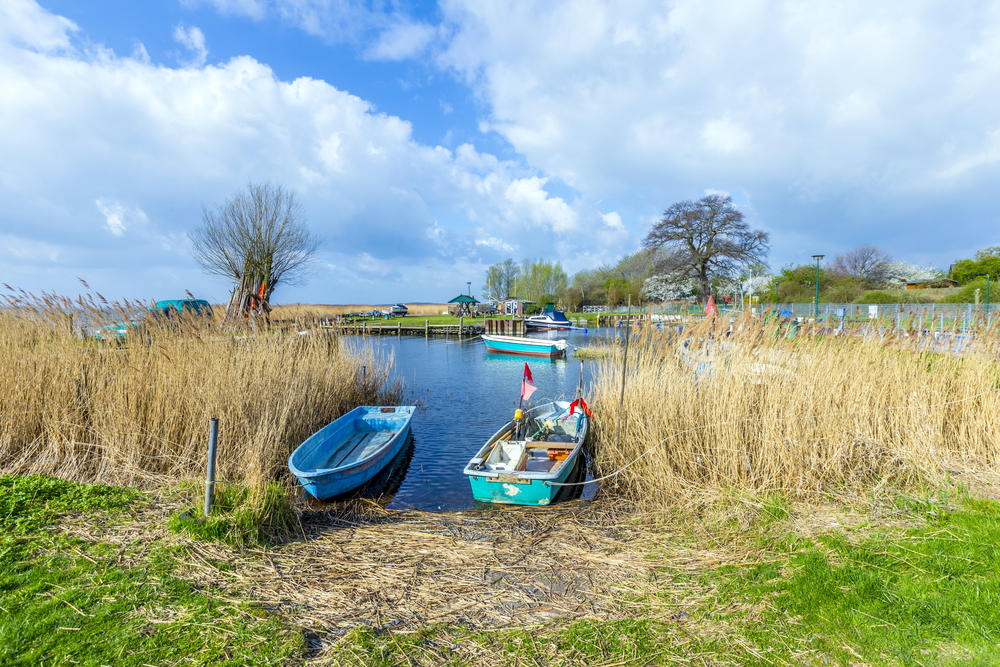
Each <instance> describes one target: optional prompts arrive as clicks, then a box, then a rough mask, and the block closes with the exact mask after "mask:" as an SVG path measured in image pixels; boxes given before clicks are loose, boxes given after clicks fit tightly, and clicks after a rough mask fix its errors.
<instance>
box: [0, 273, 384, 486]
mask: <svg viewBox="0 0 1000 667" xmlns="http://www.w3.org/2000/svg"><path fill="white" fill-rule="evenodd" d="M5 301H6V303H5V304H4V306H5V307H4V308H3V310H2V312H0V412H2V414H3V415H4V419H3V421H2V422H0V471H3V472H16V473H29V472H37V473H46V474H52V475H58V476H61V477H66V478H70V479H75V480H80V481H102V482H109V483H118V484H138V483H143V482H144V481H146V482H148V481H149V480H150V478H155V477H159V478H161V479H162V478H164V477H166V478H171V479H198V478H200V477H201V476H202V475H203V474H204V468H205V455H206V454H205V452H206V441H207V433H208V420H209V418H210V417H218V418H219V419H220V424H221V426H220V437H219V454H218V477H219V479H220V480H224V481H229V482H234V483H237V484H241V485H244V486H246V487H247V488H248V489H250V490H251V491H253V492H262V491H263V490H264V489H265V488H266V485H267V484H268V483H270V482H273V481H275V480H280V479H283V478H287V476H288V472H287V468H286V466H285V462H286V460H287V457H288V455H289V453H290V452H291V450H292V449H293V448H294V447H295V446H296V445H297V444H298V443H300V442H301V441H302V440H303V439H305V438H306V437H307V436H308V435H309V434H310V433H312V432H314V431H315V430H316V429H318V428H319V427H320V426H322V425H324V424H326V423H328V422H330V421H332V420H333V419H335V418H336V417H338V416H340V415H341V414H343V413H344V412H346V411H347V410H350V409H351V408H353V407H355V406H357V405H361V404H370V403H379V402H382V401H386V400H391V399H392V398H393V392H394V389H393V388H391V387H388V386H387V378H388V369H389V364H390V363H391V360H388V359H383V358H380V357H378V356H376V355H375V354H374V353H373V352H372V350H371V349H370V348H363V347H362V348H358V349H354V350H348V349H346V348H345V346H344V345H343V344H342V342H341V341H340V340H339V339H337V338H336V337H335V336H331V335H328V334H320V333H317V332H310V333H309V335H295V334H294V333H293V334H285V333H282V332H279V331H273V330H268V329H266V328H261V329H258V330H256V331H254V330H251V329H245V330H241V331H226V330H222V329H220V328H219V327H218V326H217V323H216V321H214V320H212V319H209V318H190V317H183V318H177V317H175V318H173V319H169V318H164V317H157V316H153V315H152V313H150V312H149V310H148V308H147V307H146V306H145V305H143V304H139V303H136V302H117V303H109V302H107V301H105V300H103V298H102V297H100V296H99V295H96V296H93V295H87V296H82V297H79V298H77V299H75V300H70V299H68V298H64V297H58V296H53V295H43V296H41V297H35V296H33V295H30V294H27V293H24V292H20V293H12V294H8V295H7V297H6V299H5ZM137 316H138V317H137ZM130 317H133V318H136V321H137V322H139V324H138V325H137V326H134V327H132V328H130V329H129V330H128V332H127V333H126V335H125V339H124V341H122V342H118V343H116V342H107V341H100V340H97V339H95V338H94V337H93V336H92V335H91V332H92V331H94V330H96V329H98V328H100V325H101V324H103V323H106V322H108V321H110V320H124V319H129V318H130ZM140 318H141V319H140ZM81 329H83V330H84V331H83V333H81ZM362 367H365V368H366V370H365V371H363V370H362Z"/></svg>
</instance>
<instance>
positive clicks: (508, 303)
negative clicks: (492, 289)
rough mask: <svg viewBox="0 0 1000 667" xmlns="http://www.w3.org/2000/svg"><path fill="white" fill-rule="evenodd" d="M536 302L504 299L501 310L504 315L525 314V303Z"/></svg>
mask: <svg viewBox="0 0 1000 667" xmlns="http://www.w3.org/2000/svg"><path fill="white" fill-rule="evenodd" d="M527 303H534V301H524V300H523V299H504V300H503V301H501V302H500V312H501V313H503V314H504V315H516V316H518V317H521V316H522V315H524V305H525V304H527Z"/></svg>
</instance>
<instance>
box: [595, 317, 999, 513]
mask: <svg viewBox="0 0 1000 667" xmlns="http://www.w3.org/2000/svg"><path fill="white" fill-rule="evenodd" d="M791 334H792V328H791V327H790V325H788V324H781V323H775V322H771V323H767V322H764V321H761V320H760V319H754V318H749V317H747V318H742V319H735V320H720V321H718V322H717V323H714V324H713V323H711V322H705V323H702V324H700V325H696V326H693V327H690V328H685V329H684V331H683V332H678V331H677V330H676V329H672V330H671V331H670V332H666V331H660V330H657V329H651V328H646V329H643V330H639V331H636V332H633V334H632V337H631V338H630V340H629V343H630V345H629V352H628V357H627V362H626V364H627V366H626V369H627V370H626V371H625V374H626V375H625V379H626V381H625V389H624V399H623V400H622V398H621V397H622V393H621V392H622V354H623V351H619V352H618V354H617V355H616V357H615V358H614V359H612V360H608V361H605V362H603V363H601V364H600V366H599V367H598V370H597V372H596V374H595V382H594V387H593V401H592V403H593V407H594V412H595V413H596V414H597V415H598V416H597V419H595V424H594V426H595V428H594V436H595V439H594V443H595V460H596V465H597V468H598V471H599V474H601V475H610V477H609V478H608V479H607V480H605V482H604V484H605V489H606V490H608V489H610V490H612V491H615V492H617V493H619V494H622V495H625V496H627V497H630V498H633V499H635V500H638V501H643V502H650V503H652V504H659V505H663V504H667V503H670V502H672V501H675V500H676V498H677V497H678V496H679V494H681V493H686V494H690V493H691V492H693V491H718V490H730V491H731V490H737V491H748V492H753V493H760V492H763V493H767V492H773V491H778V492H784V493H790V494H794V495H799V494H808V493H813V492H823V491H829V490H836V489H872V488H878V487H880V486H882V485H885V484H890V483H891V484H895V483H899V484H903V485H905V484H910V483H914V482H933V481H936V480H940V479H941V477H942V476H943V475H945V474H949V473H951V474H961V473H964V472H968V471H976V470H978V471H989V472H994V473H995V472H997V468H998V463H1000V423H998V421H997V419H996V416H997V415H998V414H1000V364H998V363H997V360H998V359H1000V335H998V332H997V330H996V329H992V330H987V329H985V328H980V329H977V330H975V331H973V332H971V334H972V335H971V336H970V337H969V339H968V340H969V341H970V342H969V343H968V344H966V345H965V346H964V347H963V349H962V350H961V352H960V353H956V352H953V351H950V350H945V348H944V347H943V346H942V345H940V344H938V343H936V342H935V340H934V339H933V338H932V337H930V336H928V335H926V333H918V332H916V331H913V330H909V331H907V330H903V329H900V330H898V331H891V330H885V329H876V328H870V329H856V330H854V331H848V332H836V331H835V330H832V329H825V328H822V327H820V326H816V325H805V326H803V327H802V328H800V329H799V330H798V331H797V332H796V335H794V337H791ZM620 400H621V401H622V407H623V410H622V413H621V415H622V417H621V441H620V443H619V442H618V423H619V420H618V414H619V401H620Z"/></svg>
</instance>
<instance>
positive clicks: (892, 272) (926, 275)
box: [885, 262, 943, 287]
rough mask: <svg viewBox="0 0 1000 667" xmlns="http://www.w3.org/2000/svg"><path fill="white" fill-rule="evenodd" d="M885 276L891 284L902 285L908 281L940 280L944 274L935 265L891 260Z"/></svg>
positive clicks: (886, 266)
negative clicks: (919, 264) (918, 264)
mask: <svg viewBox="0 0 1000 667" xmlns="http://www.w3.org/2000/svg"><path fill="white" fill-rule="evenodd" d="M885 277H886V278H885V280H886V283H888V284H889V285H891V286H893V287H902V286H904V285H906V283H919V282H922V281H925V280H938V279H940V278H942V277H943V274H942V272H941V271H940V270H939V269H935V268H934V267H933V266H917V265H916V264H910V263H908V262H889V263H888V264H886V265H885Z"/></svg>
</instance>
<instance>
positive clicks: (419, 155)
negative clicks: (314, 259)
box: [0, 28, 589, 302]
mask: <svg viewBox="0 0 1000 667" xmlns="http://www.w3.org/2000/svg"><path fill="white" fill-rule="evenodd" d="M67 29H68V28H67ZM184 34H185V35H186V36H188V37H191V34H192V31H191V30H185V33H184ZM194 39H195V41H194V42H193V43H194V45H195V46H197V45H198V43H199V42H198V41H197V38H194ZM22 43H23V40H21V39H19V38H17V37H11V38H9V39H8V41H7V42H0V80H2V81H4V86H2V87H0V126H2V127H5V128H17V132H10V131H8V132H2V133H0V155H4V156H5V158H6V160H5V165H6V166H4V165H0V211H2V212H0V234H6V235H7V236H8V237H13V238H16V239H18V243H20V244H21V245H20V246H19V247H23V248H36V249H37V248H38V247H45V248H47V249H48V247H49V246H52V248H54V253H55V254H52V256H58V258H59V262H60V266H61V267H62V269H61V271H59V272H58V273H52V272H48V273H46V272H39V271H38V270H37V266H35V265H34V264H33V263H32V262H31V261H28V259H26V258H25V259H23V261H15V260H11V261H9V262H7V264H6V265H5V271H6V273H5V277H9V278H10V280H11V281H14V282H17V283H18V284H19V285H21V286H25V287H29V288H32V287H33V288H36V289H41V288H45V289H65V290H74V289H76V286H75V282H74V280H75V276H77V275H80V276H84V277H86V278H87V279H88V280H90V279H91V278H93V279H94V280H93V282H94V284H95V285H96V286H97V287H98V288H99V289H101V290H102V291H106V292H107V293H108V294H109V296H110V295H112V294H127V295H129V296H136V295H140V296H149V295H150V293H175V292H176V291H178V290H182V289H185V288H190V289H192V291H194V292H199V293H201V292H204V289H203V288H199V286H205V285H212V286H213V287H212V288H211V289H214V290H215V292H214V295H211V294H210V295H209V296H210V297H212V298H224V297H225V286H224V285H223V284H221V283H213V282H211V281H210V280H209V279H207V278H205V277H204V276H203V275H202V274H201V273H200V271H199V270H198V269H197V268H196V267H195V265H194V263H193V261H192V260H191V257H190V248H189V245H188V243H187V240H186V236H185V234H186V232H187V231H188V230H190V229H192V228H194V227H195V226H196V225H197V224H198V223H199V222H200V220H201V214H202V207H203V206H209V207H211V206H214V205H217V204H219V203H221V202H223V201H224V200H225V198H226V197H228V196H230V195H232V194H233V193H234V192H236V191H237V190H238V189H239V188H241V187H243V186H244V185H245V184H246V183H248V182H250V181H258V182H259V181H270V182H275V183H280V184H282V185H285V186H286V187H288V188H289V189H291V190H293V191H295V192H296V193H297V194H298V195H299V197H300V199H301V201H302V203H303V210H304V214H305V219H306V222H307V224H309V226H310V227H311V228H312V229H314V230H315V231H316V233H317V234H318V235H319V236H320V237H321V238H322V239H323V242H324V246H323V253H324V254H323V261H325V262H326V263H329V264H333V265H335V266H347V267H349V266H350V265H351V261H352V258H357V257H364V258H365V259H364V262H363V267H362V268H363V269H364V272H365V275H366V276H367V278H366V279H370V280H371V281H372V282H370V283H366V287H365V289H366V290H369V291H367V292H366V293H365V294H359V293H357V286H356V285H355V283H354V282H353V281H352V278H351V274H350V272H346V273H336V272H335V273H332V274H331V275H332V276H333V277H332V278H331V279H330V280H326V279H324V280H323V281H321V282H319V281H316V282H314V283H311V284H309V285H308V286H307V287H305V288H301V289H302V290H305V291H296V290H289V291H287V292H283V293H281V294H279V297H278V298H279V299H286V298H288V299H296V298H298V299H299V300H310V299H311V300H316V301H327V302H329V301H335V300H342V299H353V298H370V299H384V300H392V299H395V298H397V297H396V296H393V295H394V294H396V292H395V291H394V290H395V289H396V288H395V287H394V284H393V282H394V281H396V280H397V278H396V277H394V276H399V278H398V280H400V281H402V282H403V283H405V284H406V286H407V287H408V288H409V290H410V292H409V295H408V296H407V298H410V299H421V298H422V299H426V300H432V299H435V298H441V297H445V298H447V297H446V293H448V292H451V291H453V288H452V286H451V285H450V284H448V283H447V281H442V280H441V276H442V275H448V276H451V275H453V274H454V269H453V268H452V267H454V266H456V265H461V266H463V267H464V269H463V270H467V271H471V272H472V273H471V274H464V275H463V276H462V282H464V280H469V279H476V278H477V276H478V275H479V272H481V268H482V267H483V266H485V265H486V264H489V263H492V262H494V261H497V260H498V259H502V257H500V253H501V252H503V253H505V254H511V255H513V256H528V255H530V254H532V253H536V252H537V248H538V247H547V248H553V249H554V250H553V252H562V253H564V254H563V257H564V258H568V259H572V257H575V256H576V254H577V253H576V250H575V249H574V248H571V247H569V246H565V245H560V244H561V243H564V241H563V239H562V238H561V236H562V235H563V233H564V232H565V231H567V230H575V229H578V228H579V220H580V218H581V215H589V214H587V213H581V212H580V211H581V210H583V211H586V210H588V208H589V207H588V206H587V205H586V204H584V203H582V202H580V201H577V200H572V201H567V200H566V199H564V198H562V197H557V196H553V195H551V194H549V192H548V191H547V190H546V187H547V185H546V183H547V182H546V180H545V179H544V178H540V177H538V175H537V174H536V173H535V172H533V171H532V170H528V169H526V168H524V167H523V166H522V165H520V164H518V163H517V162H511V161H505V160H500V159H498V158H497V157H496V156H494V155H490V154H487V153H483V152H480V151H478V150H476V149H475V148H474V147H473V146H471V145H469V144H463V145H461V146H459V147H458V148H456V149H454V150H450V149H447V148H444V147H442V146H429V145H425V144H422V143H420V142H418V141H416V140H415V139H414V137H413V133H412V128H411V126H410V124H409V123H408V122H407V121H405V120H403V119H400V118H398V117H395V116H390V115H387V114H382V113H377V112H375V111H374V110H373V108H372V105H371V104H370V103H369V102H367V101H365V100H362V99H360V98H358V97H356V96H354V95H351V94H349V93H347V92H344V91H342V90H338V89H337V88H335V87H333V86H331V85H329V84H327V83H325V82H323V81H319V80H315V79H310V78H299V79H296V80H294V81H284V80H281V79H279V78H278V77H277V76H275V74H274V72H272V71H271V70H270V69H269V68H268V67H267V66H266V65H264V64H262V63H260V62H258V61H257V60H255V59H253V58H251V57H246V56H244V57H238V58H234V59H232V60H230V61H228V62H225V63H221V64H218V65H208V66H204V65H203V66H200V67H198V66H189V67H183V68H172V67H167V66H163V65H154V64H150V63H148V62H146V61H145V59H144V58H142V57H138V58H132V57H120V56H116V55H115V54H113V53H111V52H110V51H107V50H102V51H101V53H100V55H99V56H92V57H91V56H87V55H85V54H79V53H76V52H73V51H72V50H63V51H59V52H55V53H38V52H37V51H35V50H32V49H27V48H24V47H21V46H17V44H22ZM67 43H68V42H67ZM90 52H92V51H90ZM140 55H141V54H140ZM11 165H16V169H15V168H12V166H11ZM95 228H98V229H99V230H100V231H101V233H97V234H95V233H94V230H95ZM482 230H487V231H486V232H485V233H484V232H483V231H482ZM484 239H497V240H498V242H497V243H492V242H491V243H489V244H487V245H483V244H481V243H477V241H480V240H484ZM32 244H34V245H32ZM39 244H43V245H42V246H40V245H39ZM45 244H47V245H45ZM39 252H41V251H38V252H36V255H38V253H39ZM50 254H51V253H50ZM554 256H555V257H557V258H558V257H559V255H554ZM25 257H27V256H25ZM15 259H16V258H15ZM477 266H478V267H480V269H477V270H475V271H473V269H472V268H471V267H477ZM394 272H395V273H394ZM379 276H382V278H379ZM379 280H381V281H382V282H381V283H379ZM421 281H423V282H421ZM378 290H382V291H381V292H379V291H378ZM306 294H308V295H309V296H305V295H306ZM397 300H398V299H397Z"/></svg>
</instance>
